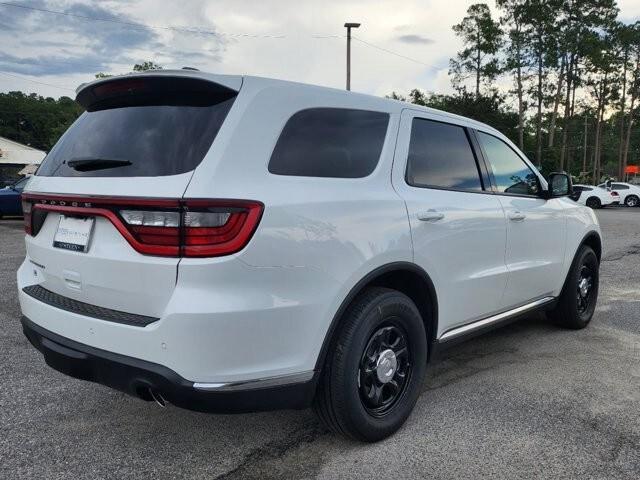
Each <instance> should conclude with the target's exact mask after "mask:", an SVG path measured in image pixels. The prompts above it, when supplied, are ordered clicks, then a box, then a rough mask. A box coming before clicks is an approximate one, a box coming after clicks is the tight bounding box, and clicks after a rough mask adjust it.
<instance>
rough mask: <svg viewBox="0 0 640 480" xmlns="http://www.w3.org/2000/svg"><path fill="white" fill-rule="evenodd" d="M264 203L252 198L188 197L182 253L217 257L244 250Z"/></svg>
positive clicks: (184, 218) (183, 224)
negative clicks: (252, 200) (233, 199)
mask: <svg viewBox="0 0 640 480" xmlns="http://www.w3.org/2000/svg"><path fill="white" fill-rule="evenodd" d="M262 209H263V206H262V204H261V203H259V202H251V201H224V200H221V201H211V202H209V201H206V200H186V201H185V212H184V214H183V223H182V226H183V232H184V238H183V242H184V244H183V255H184V256H185V257H217V256H221V255H229V254H231V253H235V252H237V251H239V250H242V249H243V248H244V247H245V245H246V244H247V243H249V240H250V239H251V236H252V235H253V232H255V229H256V227H257V226H258V222H259V221H260V217H261V216H262Z"/></svg>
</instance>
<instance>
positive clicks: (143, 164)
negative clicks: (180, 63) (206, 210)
mask: <svg viewBox="0 0 640 480" xmlns="http://www.w3.org/2000/svg"><path fill="white" fill-rule="evenodd" d="M160 80H162V81H160V82H158V79H144V80H136V81H135V82H133V81H132V80H122V81H115V82H111V83H106V84H98V86H97V87H94V88H93V90H94V93H93V96H90V95H89V94H87V93H85V92H82V93H81V94H80V95H79V97H78V98H79V101H80V102H81V103H82V102H83V101H84V102H85V104H84V105H83V106H85V108H87V111H86V112H85V113H83V114H82V115H81V116H80V117H79V118H78V119H77V120H76V121H75V123H74V124H73V125H72V126H71V127H70V128H69V130H67V132H66V133H65V134H64V135H63V136H62V138H60V140H59V141H58V143H57V144H56V145H55V146H54V147H53V149H52V150H51V152H50V153H49V154H48V155H47V157H46V158H45V160H44V161H43V163H42V165H41V166H40V168H39V169H38V172H37V175H39V176H52V177H78V176H84V177H154V176H164V175H176V174H180V173H185V172H189V171H191V170H193V169H194V168H196V167H197V166H198V164H199V163H200V162H201V161H202V159H203V158H204V156H205V155H206V153H207V151H208V150H209V148H210V147H211V144H212V143H213V141H214V139H215V137H216V135H217V133H218V131H219V130H220V127H221V126H222V124H223V122H224V120H225V118H226V116H227V113H228V112H229V109H230V108H231V105H232V104H233V101H234V99H235V96H236V94H237V92H234V91H232V90H229V89H227V88H226V87H222V86H220V85H217V84H215V83H211V82H205V81H201V80H197V81H196V80H194V79H167V78H163V79H160ZM167 80H172V81H170V82H168V81H167ZM127 82H129V84H130V85H129V86H128V87H127ZM106 87H109V88H106ZM119 87H122V89H121V90H120V89H119ZM100 89H102V90H100ZM96 91H97V93H96Z"/></svg>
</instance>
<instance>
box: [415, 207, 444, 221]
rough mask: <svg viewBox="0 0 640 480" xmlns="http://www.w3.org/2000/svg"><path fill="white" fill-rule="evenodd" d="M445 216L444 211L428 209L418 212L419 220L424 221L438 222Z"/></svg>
mask: <svg viewBox="0 0 640 480" xmlns="http://www.w3.org/2000/svg"><path fill="white" fill-rule="evenodd" d="M443 218H444V213H440V212H436V211H435V210H427V211H426V212H420V213H418V220H421V221H423V222H437V221H438V220H442V219H443Z"/></svg>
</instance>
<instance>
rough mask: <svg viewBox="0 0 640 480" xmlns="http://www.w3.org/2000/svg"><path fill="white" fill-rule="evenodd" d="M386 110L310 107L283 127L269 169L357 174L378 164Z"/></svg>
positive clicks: (313, 174)
mask: <svg viewBox="0 0 640 480" xmlns="http://www.w3.org/2000/svg"><path fill="white" fill-rule="evenodd" d="M388 124H389V114H387V113H382V112H373V111H368V110H352V109H347V108H311V109H307V110H302V111H300V112H297V113H296V114H294V115H293V116H292V117H291V118H290V119H289V120H288V121H287V123H286V125H285V126H284V129H283V130H282V133H281V135H280V138H278V142H277V143H276V146H275V148H274V150H273V153H272V155H271V159H270V161H269V172H271V173H274V174H276V175H294V176H301V177H333V178H360V177H366V176H367V175H369V174H370V173H371V172H373V171H374V170H375V168H376V165H378V160H379V159H380V154H381V153H382V147H383V145H384V139H385V136H386V133H387V126H388Z"/></svg>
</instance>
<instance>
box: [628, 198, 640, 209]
mask: <svg viewBox="0 0 640 480" xmlns="http://www.w3.org/2000/svg"><path fill="white" fill-rule="evenodd" d="M624 204H625V205H626V206H627V207H637V206H638V205H639V204H640V199H638V197H636V196H635V195H629V196H627V198H625V199H624Z"/></svg>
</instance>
